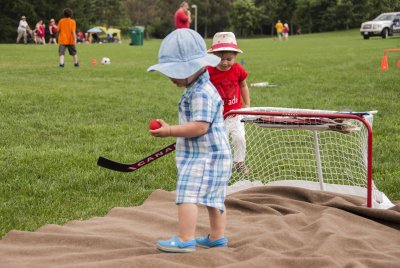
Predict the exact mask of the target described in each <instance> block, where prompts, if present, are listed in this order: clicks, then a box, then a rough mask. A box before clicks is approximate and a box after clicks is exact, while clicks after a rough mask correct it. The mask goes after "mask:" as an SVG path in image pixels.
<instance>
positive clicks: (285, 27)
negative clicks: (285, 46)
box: [282, 22, 289, 41]
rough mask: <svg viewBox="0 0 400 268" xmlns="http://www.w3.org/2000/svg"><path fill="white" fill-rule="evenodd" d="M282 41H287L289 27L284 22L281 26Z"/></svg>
mask: <svg viewBox="0 0 400 268" xmlns="http://www.w3.org/2000/svg"><path fill="white" fill-rule="evenodd" d="M282 33H283V40H285V41H287V40H288V39H289V25H288V24H287V22H285V23H284V24H283V30H282Z"/></svg>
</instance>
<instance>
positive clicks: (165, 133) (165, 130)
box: [149, 119, 171, 138]
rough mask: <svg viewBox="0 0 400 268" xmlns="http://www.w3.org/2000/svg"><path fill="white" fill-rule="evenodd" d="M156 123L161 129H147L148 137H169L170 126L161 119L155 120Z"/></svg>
mask: <svg viewBox="0 0 400 268" xmlns="http://www.w3.org/2000/svg"><path fill="white" fill-rule="evenodd" d="M157 121H158V122H159V123H160V124H161V127H160V128H158V129H154V130H151V129H149V132H150V135H152V136H154V137H160V138H165V137H169V136H170V135H171V126H170V125H168V124H167V123H165V121H164V120H162V119H157Z"/></svg>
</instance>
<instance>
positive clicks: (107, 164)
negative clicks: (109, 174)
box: [97, 143, 175, 172]
mask: <svg viewBox="0 0 400 268" xmlns="http://www.w3.org/2000/svg"><path fill="white" fill-rule="evenodd" d="M174 150H175V143H173V144H171V145H168V146H167V147H165V148H163V149H161V150H159V151H157V152H155V153H153V154H152V155H149V156H147V157H145V158H143V159H142V160H140V161H138V162H136V163H133V164H124V163H119V162H115V161H113V160H110V159H107V158H105V157H102V156H100V157H99V159H98V160H97V165H98V166H100V167H104V168H108V169H111V170H114V171H120V172H132V171H135V170H138V169H139V168H141V167H143V166H145V165H147V164H149V163H151V162H153V161H154V160H157V159H158V158H160V157H163V156H164V155H167V154H169V153H170V152H173V151H174Z"/></svg>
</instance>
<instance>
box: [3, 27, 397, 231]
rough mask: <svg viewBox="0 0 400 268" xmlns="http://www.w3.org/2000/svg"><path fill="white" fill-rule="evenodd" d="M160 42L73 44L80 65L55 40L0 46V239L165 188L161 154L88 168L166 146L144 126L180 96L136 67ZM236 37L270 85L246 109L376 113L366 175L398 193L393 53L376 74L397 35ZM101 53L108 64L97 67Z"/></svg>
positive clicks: (170, 116)
mask: <svg viewBox="0 0 400 268" xmlns="http://www.w3.org/2000/svg"><path fill="white" fill-rule="evenodd" d="M160 42H161V41H160V40H144V46H129V41H125V42H124V43H122V44H93V45H78V47H77V48H78V53H79V58H80V64H81V67H80V68H75V67H74V66H73V63H72V58H71V57H69V56H68V55H67V56H66V64H65V68H63V69H61V68H59V67H58V56H57V46H55V45H47V46H35V45H14V44H7V45H4V44H3V45H0V237H2V236H4V235H5V234H6V233H7V232H9V231H10V230H12V229H18V230H29V231H34V230H36V229H38V228H39V227H40V226H42V225H44V224H64V223H65V222H67V221H70V220H83V219H88V218H90V217H94V216H103V215H105V214H106V213H107V212H108V211H109V210H110V209H111V208H113V207H119V206H122V207H127V206H136V205H139V204H141V203H142V202H143V201H144V200H145V199H146V198H147V196H148V195H149V194H150V193H151V192H152V191H154V190H155V189H158V188H161V189H165V190H173V189H174V187H175V178H176V169H175V163H174V157H173V154H171V155H169V156H166V157H164V158H161V159H159V160H157V161H155V162H154V163H152V164H151V165H148V166H146V167H144V168H142V169H140V170H138V171H135V172H132V173H117V172H113V171H109V170H105V169H101V168H99V167H97V166H96V160H97V158H98V156H100V155H103V156H106V157H108V158H111V159H115V160H118V161H121V162H134V161H136V160H139V159H141V158H143V157H144V156H146V155H148V154H150V153H152V152H154V151H156V150H159V149H161V148H163V147H165V146H166V145H168V144H170V143H172V142H174V139H172V138H166V139H156V138H153V137H151V136H150V135H149V134H148V131H147V124H148V122H149V121H150V119H152V118H163V119H165V120H166V121H167V122H170V123H177V102H178V100H179V97H180V95H181V93H182V89H179V88H176V87H175V86H174V85H173V84H172V83H171V82H170V81H169V80H168V79H166V78H165V77H164V76H162V75H161V74H159V73H147V72H146V69H147V67H149V66H150V65H152V64H154V63H156V62H157V55H158V48H159V45H160ZM210 43H211V40H207V44H208V45H210ZM238 43H239V47H240V48H241V49H242V50H243V51H244V52H245V53H244V54H241V55H239V58H238V61H239V62H243V63H244V67H245V68H246V69H247V71H248V72H249V77H248V83H249V84H250V83H253V82H262V81H268V82H270V83H276V84H278V85H279V87H276V88H254V89H251V98H252V106H274V107H292V108H309V109H327V110H341V109H352V110H353V111H369V110H378V111H379V112H378V114H376V116H375V119H374V125H373V130H374V136H373V137H374V147H373V153H374V157H373V165H374V166H373V177H374V180H375V183H376V184H377V186H378V188H379V189H380V190H381V191H383V192H385V193H386V195H387V196H388V197H389V198H390V199H391V200H400V192H399V190H398V189H400V167H399V163H400V157H399V156H400V124H399V118H400V109H398V107H399V104H398V100H399V99H400V90H399V88H400V86H399V84H400V69H399V68H396V62H397V61H398V60H400V53H397V54H396V53H392V54H389V71H382V70H380V62H381V59H382V55H383V51H384V50H385V49H387V48H399V47H400V38H390V39H387V40H382V39H381V38H371V39H370V40H363V39H362V37H361V35H359V33H358V31H356V30H352V31H346V32H334V33H324V34H312V35H301V36H293V37H292V36H291V37H290V38H289V41H287V42H279V41H275V40H273V39H272V38H254V39H239V40H238ZM102 57H109V58H110V59H111V64H110V65H101V64H99V62H100V60H101V58H102ZM93 59H97V62H98V64H97V65H92V64H91V62H92V60H93Z"/></svg>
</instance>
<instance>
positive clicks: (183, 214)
mask: <svg viewBox="0 0 400 268" xmlns="http://www.w3.org/2000/svg"><path fill="white" fill-rule="evenodd" d="M197 214H198V208H197V205H196V204H191V203H183V204H180V205H179V206H178V219H179V238H180V240H181V241H189V240H192V239H194V238H195V232H196V223H197Z"/></svg>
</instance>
